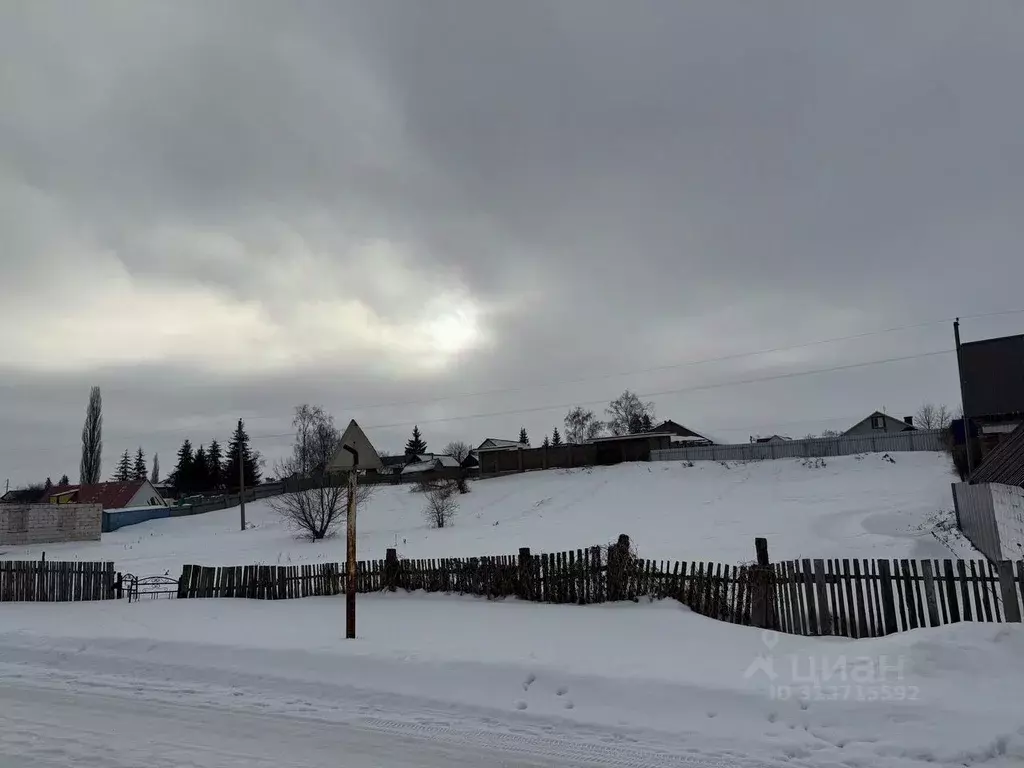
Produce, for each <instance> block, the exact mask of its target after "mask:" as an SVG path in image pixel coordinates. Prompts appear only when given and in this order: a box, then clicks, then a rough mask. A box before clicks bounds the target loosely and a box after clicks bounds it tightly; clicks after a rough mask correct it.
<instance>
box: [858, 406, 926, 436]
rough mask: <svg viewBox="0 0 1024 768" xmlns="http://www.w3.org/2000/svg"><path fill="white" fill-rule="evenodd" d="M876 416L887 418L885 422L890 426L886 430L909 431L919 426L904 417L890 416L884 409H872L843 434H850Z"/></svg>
mask: <svg viewBox="0 0 1024 768" xmlns="http://www.w3.org/2000/svg"><path fill="white" fill-rule="evenodd" d="M876 416H880V417H882V419H884V420H885V423H886V424H887V425H888V427H889V429H887V430H886V431H887V432H909V431H911V430H915V429H917V427H915V426H914V425H913V424H908V423H907V422H905V421H904V420H903V419H897V418H896V417H895V416H890V415H889V414H887V413H883V412H882V411H872V412H871V413H869V414H868V415H867V416H865V417H864V418H863V419H861V420H860V421H858V422H857V423H856V424H854V425H853V426H852V427H850V428H849V429H848V430H846V432H843V434H844V435H845V434H848V433H850V432H853V430H855V429H856V428H857V427H859V426H860V425H861V424H864V423H865V422H868V421H871V420H872V419H873V418H875V417H876Z"/></svg>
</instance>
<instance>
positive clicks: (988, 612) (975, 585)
mask: <svg viewBox="0 0 1024 768" xmlns="http://www.w3.org/2000/svg"><path fill="white" fill-rule="evenodd" d="M979 565H980V566H981V567H980V568H979V567H978V566H979ZM978 571H981V575H980V577H979V573H978ZM984 573H985V561H984V560H981V561H978V560H971V591H972V593H973V594H974V615H975V616H976V617H977V619H978V621H992V606H990V605H989V604H988V590H987V589H985V585H984V583H983V582H982V578H983V576H984Z"/></svg>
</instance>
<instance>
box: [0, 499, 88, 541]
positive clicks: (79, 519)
mask: <svg viewBox="0 0 1024 768" xmlns="http://www.w3.org/2000/svg"><path fill="white" fill-rule="evenodd" d="M102 527H103V507H102V506H100V505H99V504H0V544H7V545H18V544H49V543H51V542H57V541H99V538H100V532H101V531H102Z"/></svg>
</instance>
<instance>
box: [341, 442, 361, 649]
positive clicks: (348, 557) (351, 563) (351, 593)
mask: <svg viewBox="0 0 1024 768" xmlns="http://www.w3.org/2000/svg"><path fill="white" fill-rule="evenodd" d="M342 447H343V448H344V449H345V450H346V451H348V452H349V453H351V454H352V469H350V470H349V473H348V514H347V515H346V516H345V517H346V520H345V538H346V542H345V544H346V547H345V639H346V640H353V639H355V636H356V471H357V468H358V467H359V451H357V450H356V449H355V448H353V447H352V446H350V445H344V446H342Z"/></svg>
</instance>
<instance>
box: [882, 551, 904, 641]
mask: <svg viewBox="0 0 1024 768" xmlns="http://www.w3.org/2000/svg"><path fill="white" fill-rule="evenodd" d="M885 562H886V563H888V564H889V572H890V579H889V581H890V583H891V584H892V592H893V606H894V608H895V612H896V614H897V619H898V622H897V624H896V629H895V630H893V631H896V632H899V631H901V630H905V629H907V609H906V607H905V606H904V604H903V574H902V573H901V571H900V561H899V560H888V559H887V560H886V561H885Z"/></svg>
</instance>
